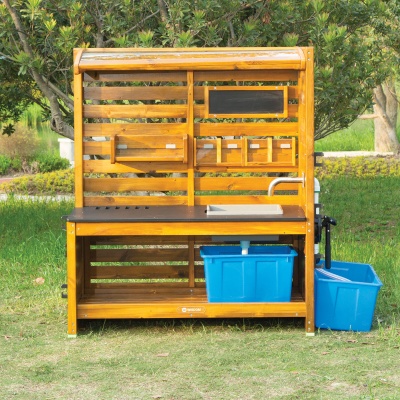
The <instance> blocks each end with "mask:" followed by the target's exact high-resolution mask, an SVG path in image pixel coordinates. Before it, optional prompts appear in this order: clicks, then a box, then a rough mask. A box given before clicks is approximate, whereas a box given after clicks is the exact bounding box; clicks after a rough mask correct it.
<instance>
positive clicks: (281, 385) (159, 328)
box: [0, 177, 400, 400]
mask: <svg viewBox="0 0 400 400" xmlns="http://www.w3.org/2000/svg"><path fill="white" fill-rule="evenodd" d="M321 184H322V190H321V202H322V203H323V205H324V206H323V212H324V213H325V214H327V215H330V216H332V217H334V218H336V219H337V221H338V225H337V226H336V227H333V229H332V246H333V248H332V253H333V258H334V259H338V260H343V261H353V262H362V263H371V264H372V265H373V266H374V268H375V270H376V272H377V273H378V275H379V277H380V278H381V280H382V282H383V284H384V286H383V288H382V289H381V291H380V293H379V295H378V301H377V306H376V312H375V316H374V323H373V329H372V330H371V332H367V333H355V332H337V331H320V332H317V335H316V336H315V337H311V338H310V337H306V336H305V333H304V327H303V320H302V319H299V320H296V319H246V320H243V319H236V320H233V319H232V320H227V319H224V320H193V321H187V320H185V321H181V320H157V321H149V320H126V321H119V320H117V321H102V320H101V321H87V322H85V324H83V325H82V326H81V331H80V334H79V336H78V338H77V339H68V338H67V328H66V300H65V299H62V298H61V292H62V290H61V289H60V286H61V284H62V283H64V282H65V279H66V278H65V275H66V273H65V265H66V260H65V232H64V231H63V226H64V222H63V221H62V220H61V216H62V215H65V214H68V213H69V211H70V210H71V209H72V207H73V204H72V203H71V202H55V201H47V202H38V201H21V200H15V199H9V200H8V201H6V202H0V272H1V275H2V279H1V281H0V387H2V395H1V396H2V398H4V399H24V400H25V399H59V398H60V399H61V398H64V399H169V400H172V399H175V400H177V399H179V400H180V399H182V400H184V399H212V400H214V399H217V400H219V399H221V400H223V399H229V400H231V399H267V398H268V399H269V398H274V399H397V398H398V394H397V393H399V392H400V323H399V318H400V285H399V280H400V270H399V266H400V240H399V239H400V219H399V217H398V212H399V211H398V210H399V200H398V199H400V178H399V177H379V178H369V179H359V178H349V177H337V178H334V179H328V178H327V179H324V180H323V181H322V182H321Z"/></svg>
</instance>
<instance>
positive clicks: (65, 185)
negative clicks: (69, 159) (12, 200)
mask: <svg viewBox="0 0 400 400" xmlns="http://www.w3.org/2000/svg"><path fill="white" fill-rule="evenodd" d="M0 192H6V193H15V194H31V195H42V194H43V195H44V194H48V195H53V194H59V193H62V194H69V193H71V194H72V193H73V192H74V171H73V169H71V168H69V169H66V170H62V171H53V172H48V173H44V174H36V175H25V176H21V177H19V178H15V179H13V180H12V181H11V182H6V183H3V184H2V185H0Z"/></svg>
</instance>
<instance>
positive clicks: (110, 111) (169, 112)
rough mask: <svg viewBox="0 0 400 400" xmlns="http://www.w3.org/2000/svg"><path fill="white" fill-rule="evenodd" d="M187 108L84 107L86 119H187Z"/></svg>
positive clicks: (141, 106) (136, 106)
mask: <svg viewBox="0 0 400 400" xmlns="http://www.w3.org/2000/svg"><path fill="white" fill-rule="evenodd" d="M186 112H187V106H185V105H180V104H161V105H146V104H140V105H84V106H83V117H84V118H109V119H114V118H127V119H133V118H186Z"/></svg>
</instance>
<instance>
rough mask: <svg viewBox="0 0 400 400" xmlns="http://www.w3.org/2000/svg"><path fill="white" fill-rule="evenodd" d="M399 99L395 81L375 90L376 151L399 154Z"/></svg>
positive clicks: (389, 81) (385, 83) (390, 81)
mask: <svg viewBox="0 0 400 400" xmlns="http://www.w3.org/2000/svg"><path fill="white" fill-rule="evenodd" d="M397 110H398V99H397V95H396V88H395V80H394V79H390V80H387V81H386V82H384V83H382V84H381V85H379V86H378V87H376V88H375V89H374V113H375V114H376V118H375V119H374V126H375V151H379V152H389V151H392V152H394V153H399V151H400V143H399V140H398V139H397V135H396V126H397Z"/></svg>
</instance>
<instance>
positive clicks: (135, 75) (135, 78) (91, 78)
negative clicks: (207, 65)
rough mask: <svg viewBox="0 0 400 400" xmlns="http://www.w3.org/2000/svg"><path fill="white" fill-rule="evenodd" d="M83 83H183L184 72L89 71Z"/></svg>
mask: <svg viewBox="0 0 400 400" xmlns="http://www.w3.org/2000/svg"><path fill="white" fill-rule="evenodd" d="M83 77H84V81H85V82H141V83H142V82H185V81H186V72H185V71H147V72H146V71H129V72H127V71H90V72H85V73H84V74H83Z"/></svg>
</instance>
